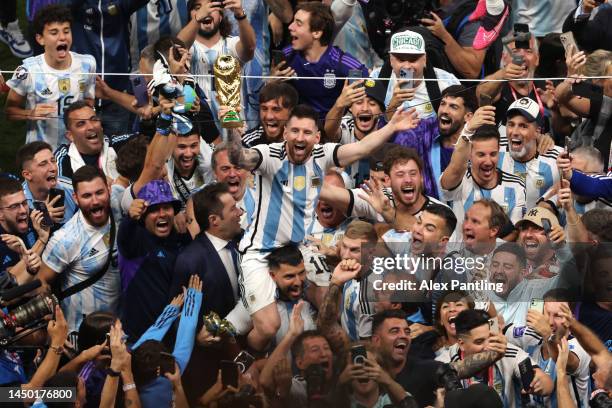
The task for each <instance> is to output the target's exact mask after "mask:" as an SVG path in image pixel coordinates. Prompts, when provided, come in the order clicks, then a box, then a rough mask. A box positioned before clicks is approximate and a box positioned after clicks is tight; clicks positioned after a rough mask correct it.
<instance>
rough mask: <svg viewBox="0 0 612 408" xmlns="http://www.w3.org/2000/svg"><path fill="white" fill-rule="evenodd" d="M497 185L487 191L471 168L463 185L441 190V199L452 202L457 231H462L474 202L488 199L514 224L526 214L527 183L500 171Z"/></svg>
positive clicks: (462, 180)
mask: <svg viewBox="0 0 612 408" xmlns="http://www.w3.org/2000/svg"><path fill="white" fill-rule="evenodd" d="M497 176H498V177H497V184H496V185H495V187H493V188H492V189H486V188H484V187H481V186H479V185H478V183H476V181H475V180H474V178H473V177H472V171H471V168H470V167H468V170H467V172H466V173H465V175H464V176H463V179H461V183H459V185H458V186H457V187H455V188H454V189H452V190H445V189H442V190H441V193H442V194H441V198H442V199H443V200H446V201H450V202H451V208H452V209H453V212H454V213H455V217H457V227H456V231H461V230H462V227H463V220H464V218H465V214H466V213H467V211H468V210H469V209H470V207H471V206H472V205H473V204H474V202H476V201H478V200H481V199H484V198H487V199H490V200H493V201H495V202H497V203H498V204H499V205H500V206H501V207H502V208H503V209H504V212H505V213H506V214H507V215H508V217H509V218H510V220H511V221H512V223H513V224H515V223H516V222H518V221H519V220H520V219H522V218H523V215H524V214H525V211H526V209H525V183H524V182H523V180H521V178H520V177H517V176H514V175H512V174H509V173H506V172H504V171H501V170H498V173H497Z"/></svg>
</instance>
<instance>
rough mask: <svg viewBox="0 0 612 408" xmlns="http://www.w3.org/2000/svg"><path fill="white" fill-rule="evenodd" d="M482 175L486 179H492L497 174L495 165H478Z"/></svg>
mask: <svg viewBox="0 0 612 408" xmlns="http://www.w3.org/2000/svg"><path fill="white" fill-rule="evenodd" d="M478 170H479V173H480V177H482V178H483V179H485V180H491V179H492V178H493V177H494V176H495V166H494V165H492V164H483V165H481V166H479V167H478Z"/></svg>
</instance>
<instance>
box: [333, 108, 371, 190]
mask: <svg viewBox="0 0 612 408" xmlns="http://www.w3.org/2000/svg"><path fill="white" fill-rule="evenodd" d="M358 141H359V140H358V139H357V137H356V136H355V119H354V118H353V115H350V114H349V115H345V116H343V117H342V121H340V144H342V145H345V144H349V143H355V142H358ZM344 172H345V173H346V174H348V175H349V176H350V178H351V185H350V187H351V188H354V187H359V186H360V185H361V184H362V183H363V180H364V179H366V178H369V177H370V161H369V160H368V158H367V157H364V158H363V159H361V160H357V161H356V162H353V163H351V164H349V165H348V166H346V167H345V168H344Z"/></svg>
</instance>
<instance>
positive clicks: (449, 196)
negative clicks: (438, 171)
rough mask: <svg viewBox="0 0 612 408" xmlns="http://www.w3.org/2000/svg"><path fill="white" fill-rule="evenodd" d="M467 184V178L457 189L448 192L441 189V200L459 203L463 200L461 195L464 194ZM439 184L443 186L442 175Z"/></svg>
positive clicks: (462, 180) (463, 179)
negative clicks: (465, 184)
mask: <svg viewBox="0 0 612 408" xmlns="http://www.w3.org/2000/svg"><path fill="white" fill-rule="evenodd" d="M464 183H465V176H463V178H462V179H461V181H460V182H459V184H458V185H457V187H455V188H453V189H450V190H446V189H444V188H442V187H440V198H441V199H442V200H443V201H459V200H461V195H462V192H463V184H464ZM438 184H440V185H442V175H440V180H438Z"/></svg>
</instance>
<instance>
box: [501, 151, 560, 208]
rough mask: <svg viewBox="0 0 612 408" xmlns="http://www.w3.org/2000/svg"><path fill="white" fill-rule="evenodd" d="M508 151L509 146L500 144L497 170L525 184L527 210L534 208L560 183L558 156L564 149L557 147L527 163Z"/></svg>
mask: <svg viewBox="0 0 612 408" xmlns="http://www.w3.org/2000/svg"><path fill="white" fill-rule="evenodd" d="M507 149H508V147H507V145H505V146H504V145H501V144H500V147H499V160H498V162H497V168H498V169H500V170H503V171H505V172H506V173H509V174H514V175H515V176H517V177H520V178H521V179H522V180H523V182H525V190H526V199H525V204H526V208H533V207H535V206H536V204H537V202H538V199H539V198H540V197H542V195H543V194H544V193H545V192H546V191H548V189H550V188H551V187H552V186H553V185H555V184H557V183H559V170H558V168H557V156H559V153H561V152H563V149H562V148H561V147H559V146H555V147H553V148H552V149H550V150H549V151H547V152H546V153H544V154H542V155H538V154H536V157H534V158H533V159H531V160H529V161H528V162H525V163H521V162H519V161H516V160H514V159H513V158H512V156H510V153H509V152H508V150H507Z"/></svg>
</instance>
